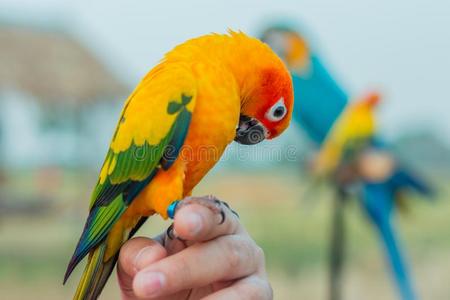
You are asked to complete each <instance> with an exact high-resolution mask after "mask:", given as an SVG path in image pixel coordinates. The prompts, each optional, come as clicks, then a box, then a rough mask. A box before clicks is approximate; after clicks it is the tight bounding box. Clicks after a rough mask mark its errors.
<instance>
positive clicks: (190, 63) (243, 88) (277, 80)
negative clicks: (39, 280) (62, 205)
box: [64, 31, 293, 299]
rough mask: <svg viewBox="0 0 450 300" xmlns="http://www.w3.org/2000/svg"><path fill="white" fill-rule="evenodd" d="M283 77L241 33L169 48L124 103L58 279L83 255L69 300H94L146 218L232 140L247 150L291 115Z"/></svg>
mask: <svg viewBox="0 0 450 300" xmlns="http://www.w3.org/2000/svg"><path fill="white" fill-rule="evenodd" d="M292 106H293V91H292V80H291V76H290V74H289V72H288V70H287V68H286V67H285V65H284V63H283V62H282V61H281V60H280V59H279V58H278V56H276V54H275V53H274V52H273V51H272V50H271V49H270V48H269V47H268V46H267V45H265V44H263V43H262V42H260V41H259V40H258V39H255V38H252V37H249V36H247V35H245V34H244V33H242V32H233V31H229V33H228V34H209V35H205V36H201V37H199V38H195V39H191V40H188V41H186V42H185V43H183V44H180V45H178V46H177V47H175V48H174V49H173V50H172V51H170V52H168V53H167V54H166V55H165V56H164V58H163V60H162V61H161V62H160V63H159V64H158V65H156V66H155V67H154V68H153V69H152V70H151V71H150V72H149V73H148V74H147V75H146V76H145V77H144V78H143V79H142V81H141V82H140V83H139V85H138V86H137V87H136V89H135V90H134V92H133V93H132V94H131V95H130V96H129V98H128V99H127V101H126V102H125V105H124V108H123V110H122V113H121V116H120V118H119V121H118V125H117V128H116V130H115V133H114V135H113V137H112V141H111V145H110V148H109V150H108V152H107V154H106V158H105V161H104V164H103V167H102V168H101V171H100V175H99V179H98V182H97V185H96V186H95V188H94V191H93V193H92V198H91V204H90V207H89V216H88V218H87V221H86V224H85V226H84V230H83V233H82V234H81V237H80V240H79V242H78V244H77V246H76V249H75V252H74V254H73V257H72V259H71V260H70V263H69V266H68V268H67V272H66V274H65V277H64V282H65V281H66V280H67V278H68V277H69V275H70V274H71V273H72V271H73V269H74V268H75V266H76V265H77V264H78V263H79V262H80V261H81V260H82V259H83V258H84V257H85V256H86V255H88V254H89V257H88V262H87V266H86V268H85V271H84V273H83V275H82V278H81V281H80V283H79V286H78V289H77V292H76V294H75V297H74V299H96V298H97V297H98V295H99V294H100V292H101V290H102V288H103V286H104V285H105V283H106V281H107V279H108V277H109V275H110V274H111V272H112V270H113V268H114V265H115V263H116V260H117V257H118V252H119V249H120V247H121V246H122V244H123V243H124V242H125V241H127V240H128V239H130V238H131V237H132V236H133V235H134V234H135V233H136V231H137V230H138V229H139V227H140V226H141V225H142V224H143V223H144V222H145V220H146V219H147V217H149V216H151V215H153V214H159V215H161V216H162V217H163V218H167V217H168V212H167V209H168V207H169V205H170V204H171V203H173V202H174V201H175V200H180V199H183V198H184V197H186V196H188V195H190V194H191V192H192V189H193V188H194V187H195V186H196V185H197V184H198V183H199V182H200V181H201V179H202V178H203V177H204V176H205V174H206V173H207V172H208V171H209V170H210V169H211V168H212V167H213V166H214V165H215V164H216V162H217V161H218V160H219V158H220V156H221V155H222V153H223V152H224V150H225V148H226V147H227V145H228V144H229V143H231V142H232V141H233V140H235V141H237V142H238V143H241V144H246V145H251V144H256V143H259V142H261V141H262V140H264V139H272V138H274V137H276V136H278V135H279V134H281V133H282V132H283V131H284V130H285V129H286V127H287V126H288V124H289V122H290V119H291V112H292Z"/></svg>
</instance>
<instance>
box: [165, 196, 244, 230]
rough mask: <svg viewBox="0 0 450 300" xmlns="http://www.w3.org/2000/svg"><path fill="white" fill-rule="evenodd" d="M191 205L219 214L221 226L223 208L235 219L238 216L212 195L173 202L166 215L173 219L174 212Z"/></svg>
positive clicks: (223, 218)
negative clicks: (200, 206)
mask: <svg viewBox="0 0 450 300" xmlns="http://www.w3.org/2000/svg"><path fill="white" fill-rule="evenodd" d="M191 204H200V205H202V206H205V207H207V208H209V209H210V210H211V211H212V212H213V213H214V214H220V216H221V220H220V222H219V224H223V223H224V222H225V212H224V207H226V208H227V209H229V210H230V211H231V212H232V213H233V214H235V215H236V216H237V217H239V215H238V214H237V213H236V212H235V211H234V210H232V209H231V208H230V206H229V205H228V203H226V202H224V201H221V200H219V199H217V198H216V197H215V196H213V195H208V196H203V197H186V198H184V199H183V200H181V201H174V202H173V203H172V204H170V205H169V208H168V209H167V214H168V215H169V217H170V218H171V219H173V218H174V217H175V214H176V212H177V211H178V210H179V209H180V208H181V207H183V206H186V205H191Z"/></svg>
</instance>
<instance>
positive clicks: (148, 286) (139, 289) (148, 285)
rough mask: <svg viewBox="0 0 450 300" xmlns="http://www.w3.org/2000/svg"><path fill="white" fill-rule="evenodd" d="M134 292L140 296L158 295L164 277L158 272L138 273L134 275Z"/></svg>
mask: <svg viewBox="0 0 450 300" xmlns="http://www.w3.org/2000/svg"><path fill="white" fill-rule="evenodd" d="M134 280H135V282H134V285H135V292H136V293H137V294H138V296H140V297H155V296H158V295H160V293H161V290H162V288H163V285H164V283H165V280H166V278H165V277H164V274H162V273H158V272H148V273H138V274H137V275H136V277H135V279H134Z"/></svg>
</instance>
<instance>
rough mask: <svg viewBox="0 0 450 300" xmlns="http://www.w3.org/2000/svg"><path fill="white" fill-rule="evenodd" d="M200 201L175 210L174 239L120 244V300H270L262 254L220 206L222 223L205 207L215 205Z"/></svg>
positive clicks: (225, 208) (135, 240)
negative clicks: (222, 214)
mask: <svg viewBox="0 0 450 300" xmlns="http://www.w3.org/2000/svg"><path fill="white" fill-rule="evenodd" d="M199 199H201V200H202V201H198V202H197V203H196V202H195V201H194V202H193V203H192V204H189V205H180V207H179V209H177V212H176V214H175V218H174V223H173V234H174V235H176V237H177V238H173V237H172V238H171V237H170V236H171V235H170V234H167V233H166V234H163V235H160V236H159V237H157V238H155V239H149V238H144V237H138V238H133V239H131V240H129V241H128V242H127V243H125V245H123V247H122V249H121V251H120V255H119V262H118V268H117V269H118V278H119V285H120V288H121V291H122V298H123V299H126V300H132V299H160V300H163V299H164V300H178V299H183V300H184V299H189V300H194V299H205V300H219V299H226V300H233V299H261V300H264V299H269V300H270V299H272V298H273V295H272V288H271V286H270V284H269V282H268V279H267V274H266V270H265V262H264V253H263V251H262V249H261V248H260V247H259V246H257V245H256V243H255V242H254V241H253V240H252V238H251V237H250V236H249V234H248V233H247V231H246V230H245V229H244V227H243V226H242V224H241V223H240V221H239V218H238V217H237V216H236V215H235V214H234V213H233V212H232V211H231V210H230V209H229V208H228V207H227V206H226V205H224V204H223V203H221V204H220V207H219V208H220V210H222V211H223V213H224V220H223V223H221V221H222V216H221V214H220V213H217V211H214V209H211V208H210V207H212V205H215V204H216V203H217V202H214V199H211V198H199ZM205 199H206V202H207V201H210V203H209V204H210V205H204V203H206V202H205ZM184 201H186V200H184ZM207 204H208V203H207Z"/></svg>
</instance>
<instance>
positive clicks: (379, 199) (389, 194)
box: [362, 182, 416, 300]
mask: <svg viewBox="0 0 450 300" xmlns="http://www.w3.org/2000/svg"><path fill="white" fill-rule="evenodd" d="M394 196H395V194H394V192H393V189H392V187H391V186H390V185H389V184H388V183H387V182H383V183H365V184H364V186H363V192H362V204H363V206H364V208H365V210H366V212H367V214H368V216H369V218H370V219H371V221H372V222H373V224H374V225H375V227H376V228H377V229H378V232H379V234H380V237H381V239H382V241H383V243H384V246H385V250H386V258H387V260H388V261H389V263H390V265H391V268H392V272H393V275H394V277H395V280H396V281H397V285H398V288H399V292H400V295H401V298H402V299H403V300H414V299H416V297H415V295H414V291H413V288H412V285H411V280H410V277H409V274H408V270H407V266H406V262H405V260H404V258H403V256H402V252H401V249H400V245H399V243H398V241H397V238H396V234H395V229H394V226H393V224H392V222H391V215H392V211H393V209H394Z"/></svg>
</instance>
